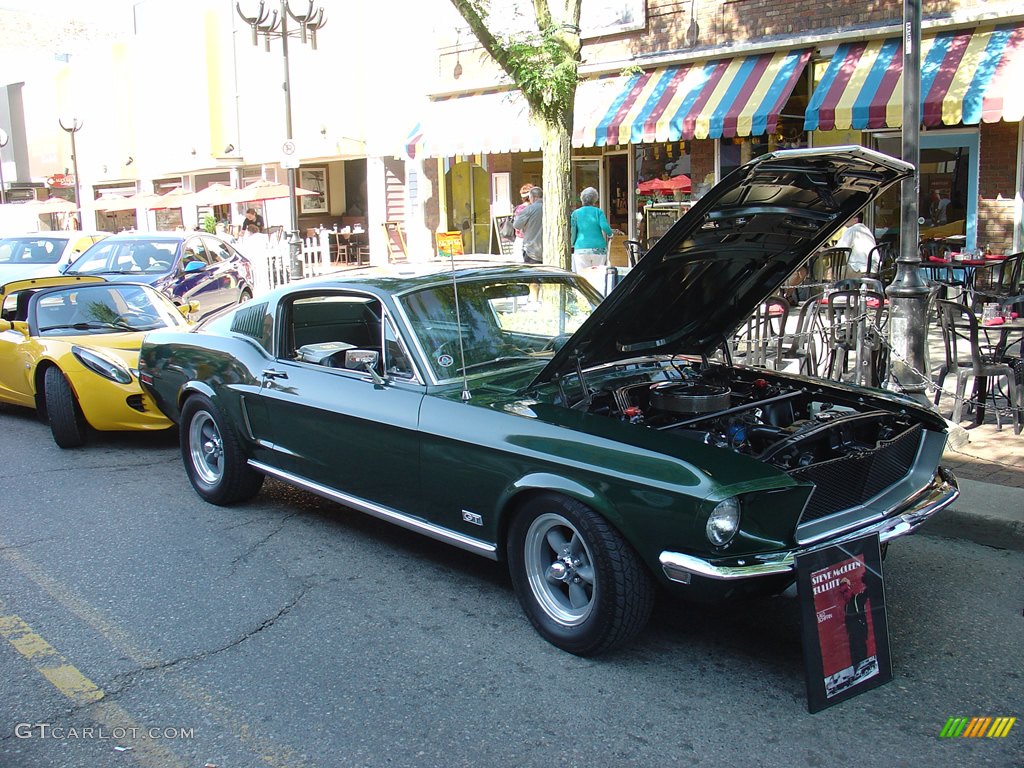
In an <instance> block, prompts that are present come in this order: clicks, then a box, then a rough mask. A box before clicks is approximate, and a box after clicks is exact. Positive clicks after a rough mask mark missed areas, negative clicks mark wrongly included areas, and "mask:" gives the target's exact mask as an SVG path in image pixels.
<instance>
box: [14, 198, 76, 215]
mask: <svg viewBox="0 0 1024 768" xmlns="http://www.w3.org/2000/svg"><path fill="white" fill-rule="evenodd" d="M12 205H23V206H25V207H27V208H31V209H32V210H33V211H34V212H35V213H38V214H40V215H43V214H45V213H74V212H75V211H77V210H78V206H77V205H75V204H74V203H72V202H71V201H70V200H65V199H64V198H63V197H49V198H47V199H46V200H29V201H28V202H27V203H12Z"/></svg>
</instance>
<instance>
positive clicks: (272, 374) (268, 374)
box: [263, 368, 288, 379]
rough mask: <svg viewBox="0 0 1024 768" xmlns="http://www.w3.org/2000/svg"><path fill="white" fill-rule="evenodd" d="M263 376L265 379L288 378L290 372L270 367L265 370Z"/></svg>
mask: <svg viewBox="0 0 1024 768" xmlns="http://www.w3.org/2000/svg"><path fill="white" fill-rule="evenodd" d="M263 378H264V379H287V378H288V374H287V373H285V372H284V371H278V370H275V369H274V368H268V369H267V370H265V371H263Z"/></svg>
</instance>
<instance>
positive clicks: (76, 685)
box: [0, 616, 103, 705]
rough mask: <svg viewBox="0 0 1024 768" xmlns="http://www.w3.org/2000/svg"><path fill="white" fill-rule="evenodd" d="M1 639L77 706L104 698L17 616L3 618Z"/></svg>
mask: <svg viewBox="0 0 1024 768" xmlns="http://www.w3.org/2000/svg"><path fill="white" fill-rule="evenodd" d="M0 637H3V638H4V639H5V640H7V642H9V643H10V644H11V645H13V646H14V649H15V650H16V651H17V652H18V653H20V654H21V655H22V656H24V657H25V658H26V659H28V660H29V661H30V662H32V666H34V667H35V668H36V670H37V671H38V672H39V673H40V674H41V675H42V676H43V677H45V678H46V679H47V680H49V681H50V684H51V685H53V687H54V688H56V689H57V690H58V691H60V692H61V693H63V694H64V695H65V696H67V697H68V698H69V699H71V701H73V702H74V703H75V704H78V705H83V704H89V703H91V702H93V701H99V700H100V699H102V698H103V691H101V690H100V689H99V687H98V686H97V685H96V684H95V683H94V682H93V681H92V680H90V679H89V678H87V677H86V676H85V675H83V674H82V673H81V672H79V671H78V670H77V669H75V667H74V666H72V665H71V664H69V663H68V662H67V660H66V659H65V658H64V657H63V656H61V655H60V654H59V653H57V650H56V649H55V648H54V647H53V646H52V645H50V644H49V643H48V642H46V641H45V640H44V639H43V638H42V637H40V636H39V635H37V634H36V633H35V632H33V631H32V628H31V627H30V626H29V625H28V624H26V623H25V622H24V621H22V620H21V619H20V618H18V617H17V616H0Z"/></svg>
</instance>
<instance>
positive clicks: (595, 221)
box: [569, 187, 612, 272]
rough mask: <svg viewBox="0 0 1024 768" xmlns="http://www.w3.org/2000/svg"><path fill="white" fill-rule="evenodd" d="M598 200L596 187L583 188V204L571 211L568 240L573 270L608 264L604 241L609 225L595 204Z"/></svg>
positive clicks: (605, 241) (581, 198)
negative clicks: (570, 244)
mask: <svg viewBox="0 0 1024 768" xmlns="http://www.w3.org/2000/svg"><path fill="white" fill-rule="evenodd" d="M598 199H599V195H598V193H597V190H596V189H594V188H593V187H587V188H586V189H584V190H583V191H582V192H580V202H581V203H583V205H582V206H581V207H580V208H577V209H576V210H575V211H573V212H572V217H571V219H570V222H569V228H570V237H569V241H570V242H571V243H572V271H573V272H579V271H580V270H581V269H586V268H587V267H603V266H607V264H608V242H609V241H610V240H611V239H612V228H611V226H609V224H608V219H607V218H606V217H605V215H604V211H602V210H601V209H600V208H598V207H597V201H598Z"/></svg>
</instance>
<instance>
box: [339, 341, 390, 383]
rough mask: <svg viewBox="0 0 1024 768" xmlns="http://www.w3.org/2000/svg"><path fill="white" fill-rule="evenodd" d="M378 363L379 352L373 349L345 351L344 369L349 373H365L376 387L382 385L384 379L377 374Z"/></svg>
mask: <svg viewBox="0 0 1024 768" xmlns="http://www.w3.org/2000/svg"><path fill="white" fill-rule="evenodd" d="M379 362H380V352H378V351H377V350H375V349H346V350H345V368H347V369H348V370H350V371H366V372H367V373H369V374H370V377H371V378H372V379H373V383H374V384H377V385H380V384H383V383H384V377H383V376H381V375H380V374H379V373H377V364H378V363H379Z"/></svg>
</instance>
